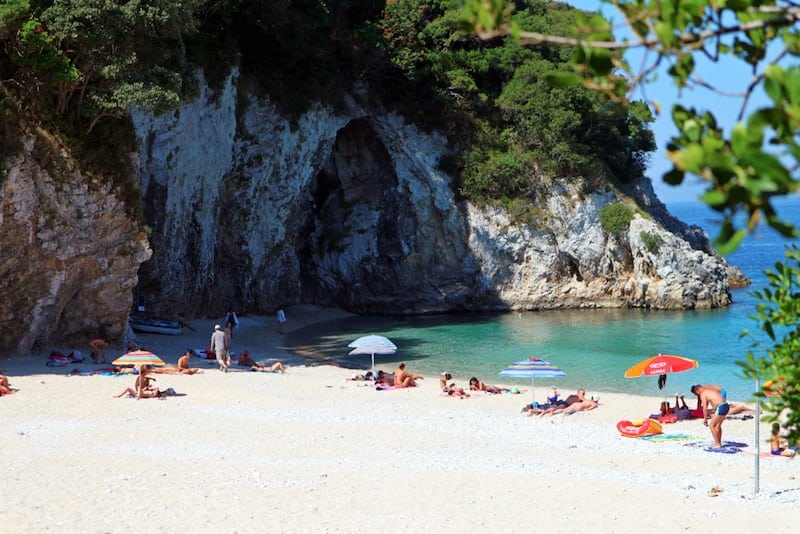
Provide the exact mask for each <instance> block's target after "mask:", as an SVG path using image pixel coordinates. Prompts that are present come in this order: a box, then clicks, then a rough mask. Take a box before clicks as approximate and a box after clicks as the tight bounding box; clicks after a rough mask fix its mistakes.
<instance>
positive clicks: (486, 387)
mask: <svg viewBox="0 0 800 534" xmlns="http://www.w3.org/2000/svg"><path fill="white" fill-rule="evenodd" d="M469 389H470V390H472V391H485V392H486V393H494V394H497V393H505V392H507V391H510V390H509V389H508V388H501V387H497V386H492V385H490V384H484V383H483V382H481V381H480V380H478V379H477V378H475V377H474V376H473V377H472V378H470V379H469Z"/></svg>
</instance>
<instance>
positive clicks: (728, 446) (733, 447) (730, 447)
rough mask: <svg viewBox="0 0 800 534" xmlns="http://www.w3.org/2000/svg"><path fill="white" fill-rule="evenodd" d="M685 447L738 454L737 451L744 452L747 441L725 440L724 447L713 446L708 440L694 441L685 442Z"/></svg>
mask: <svg viewBox="0 0 800 534" xmlns="http://www.w3.org/2000/svg"><path fill="white" fill-rule="evenodd" d="M683 446H684V447H694V448H699V449H703V450H704V451H706V452H719V453H722V454H736V453H737V452H743V449H744V448H745V447H747V446H748V445H747V443H740V442H738V441H723V442H722V447H711V446H709V445H708V442H707V441H694V442H691V443H684V445H683Z"/></svg>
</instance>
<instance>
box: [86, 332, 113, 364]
mask: <svg viewBox="0 0 800 534" xmlns="http://www.w3.org/2000/svg"><path fill="white" fill-rule="evenodd" d="M110 346H111V344H110V343H109V342H108V341H106V340H105V339H103V338H101V337H98V338H95V339H93V340H91V341H90V342H89V347H91V349H92V360H94V363H100V360H103V363H106V349H107V348H108V347H110Z"/></svg>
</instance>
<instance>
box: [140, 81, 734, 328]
mask: <svg viewBox="0 0 800 534" xmlns="http://www.w3.org/2000/svg"><path fill="white" fill-rule="evenodd" d="M366 101H368V99H366V98H359V97H358V96H354V97H352V98H350V99H349V100H347V104H346V105H345V106H342V107H341V108H340V109H336V110H334V109H332V108H330V107H326V106H322V105H311V106H310V107H309V109H308V111H307V112H306V113H305V114H304V115H302V116H300V117H297V118H294V119H289V118H287V117H284V116H281V114H280V113H279V112H278V111H277V110H276V108H275V106H273V105H272V104H271V103H270V101H269V100H268V99H258V98H256V97H254V96H253V95H252V94H248V93H247V92H244V91H241V92H240V90H239V88H237V84H236V77H235V75H233V76H231V78H230V79H229V80H228V83H227V84H226V85H225V86H224V87H223V88H222V89H221V90H220V91H211V90H210V89H208V88H207V87H206V88H205V89H204V91H203V93H202V95H201V97H200V98H199V99H198V100H196V101H195V102H192V103H190V104H187V105H185V106H183V107H182V108H181V109H180V111H179V112H177V113H175V114H172V115H170V116H167V117H159V118H157V117H153V116H150V115H145V114H141V113H135V114H134V124H135V127H136V130H137V132H138V136H139V139H140V145H141V151H140V154H139V168H140V170H141V174H142V188H143V193H144V198H145V200H146V205H147V213H148V217H149V219H150V221H151V225H152V226H153V228H154V232H153V235H152V238H151V245H152V247H153V250H154V254H153V258H152V259H151V260H150V261H149V262H147V263H146V264H144V265H143V268H142V271H141V273H140V274H141V278H142V282H141V288H140V289H141V292H142V295H143V298H145V299H146V301H147V302H148V305H149V306H150V308H151V309H152V310H154V311H155V312H156V313H158V314H160V315H175V314H177V313H181V312H183V313H188V314H201V315H202V314H211V315H220V314H221V313H222V312H223V311H224V310H225V309H227V307H228V306H234V307H235V308H237V309H239V310H247V311H251V312H269V311H272V310H274V309H275V308H277V307H279V306H286V305H290V304H293V303H297V302H317V303H321V304H336V305H339V306H343V307H345V308H347V309H349V310H351V311H356V312H362V313H425V312H444V311H453V310H505V309H547V308H566V307H570V308H572V307H626V306H635V307H653V308H709V307H718V306H725V305H727V304H728V303H729V302H730V296H729V292H728V283H727V276H726V274H725V268H726V263H725V262H724V260H722V259H720V258H718V257H716V256H713V255H710V254H708V253H706V252H704V251H703V250H704V249H705V250H706V251H707V250H710V247H709V246H708V242H707V239H706V238H705V236H700V238H697V237H694V238H692V239H691V241H693V242H692V244H690V242H689V241H687V240H686V239H684V237H687V236H689V235H690V234H692V233H693V232H694V233H696V231H697V229H694V230H692V229H688V228H686V227H685V226H683V225H681V224H680V223H678V222H677V221H674V220H671V219H670V218H669V215H668V214H666V212H665V210H664V208H663V205H661V204H660V202H658V201H657V200H656V199H655V198H654V196H653V193H652V189H651V188H650V185H649V182H643V183H641V184H638V185H637V187H635V188H632V189H631V190H630V191H627V192H626V194H625V195H624V196H625V198H627V199H629V200H630V199H631V198H633V199H635V200H636V202H638V204H639V205H640V206H642V207H644V208H647V209H651V208H652V209H651V211H652V212H653V215H649V214H647V213H646V212H644V211H642V214H641V215H637V217H636V218H635V219H634V221H633V222H632V224H631V225H630V228H629V230H628V232H627V233H625V234H624V235H622V236H618V237H613V236H610V235H608V234H607V233H605V232H604V231H603V230H602V229H601V226H600V219H599V215H598V214H599V210H600V209H601V208H602V207H603V206H605V205H606V204H608V203H610V202H615V201H617V198H618V196H619V195H618V194H617V193H614V192H612V191H610V190H603V191H597V192H594V193H591V194H586V193H583V192H581V191H579V190H578V187H577V186H576V187H575V188H571V187H570V186H569V185H563V183H562V185H555V184H554V185H552V186H550V189H549V190H550V196H549V200H548V201H547V209H545V210H543V212H547V213H548V215H547V217H546V219H542V220H540V221H537V222H536V223H534V224H530V225H525V226H517V225H514V224H512V222H511V221H510V220H509V218H508V216H507V215H506V214H505V213H503V212H501V211H498V210H493V209H478V208H477V207H475V206H472V205H470V204H468V203H467V202H464V201H461V200H459V199H458V198H457V196H456V193H455V192H454V190H453V189H454V188H453V181H452V179H451V177H450V176H448V175H446V174H445V173H444V172H442V171H441V170H440V169H439V166H438V162H439V160H440V158H441V157H442V156H444V155H446V154H447V153H448V150H450V147H449V146H448V141H447V139H445V138H444V137H443V136H441V135H437V134H431V133H425V132H422V131H420V130H419V129H418V128H416V127H415V126H414V125H413V124H408V123H407V122H405V121H404V120H403V118H402V117H400V116H397V115H395V114H392V113H390V112H385V111H382V110H380V109H378V108H377V107H375V106H372V107H369V106H367V105H363V104H361V102H366ZM632 205H633V204H632ZM664 224H666V225H667V226H671V227H672V228H671V232H670V231H667V230H666V229H665V228H664ZM642 232H646V233H650V234H654V235H657V236H659V237H660V240H661V245H660V247H659V250H658V251H657V253H653V252H650V251H648V248H647V247H646V246H645V244H644V243H642V237H641V235H642ZM672 232H677V233H678V234H681V235H683V236H684V237H679V236H678V235H676V234H675V233H672ZM693 247H694V248H693Z"/></svg>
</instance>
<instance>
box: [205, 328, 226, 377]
mask: <svg viewBox="0 0 800 534" xmlns="http://www.w3.org/2000/svg"><path fill="white" fill-rule="evenodd" d="M225 342H226V339H225V332H223V330H222V327H221V326H220V325H218V324H217V325H214V333H213V334H211V346H210V347H209V348H210V350H212V351H214V353H215V354H216V356H217V363H219V370H220V371H222V372H223V373H227V372H228V346H227V345H226V343H225Z"/></svg>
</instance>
